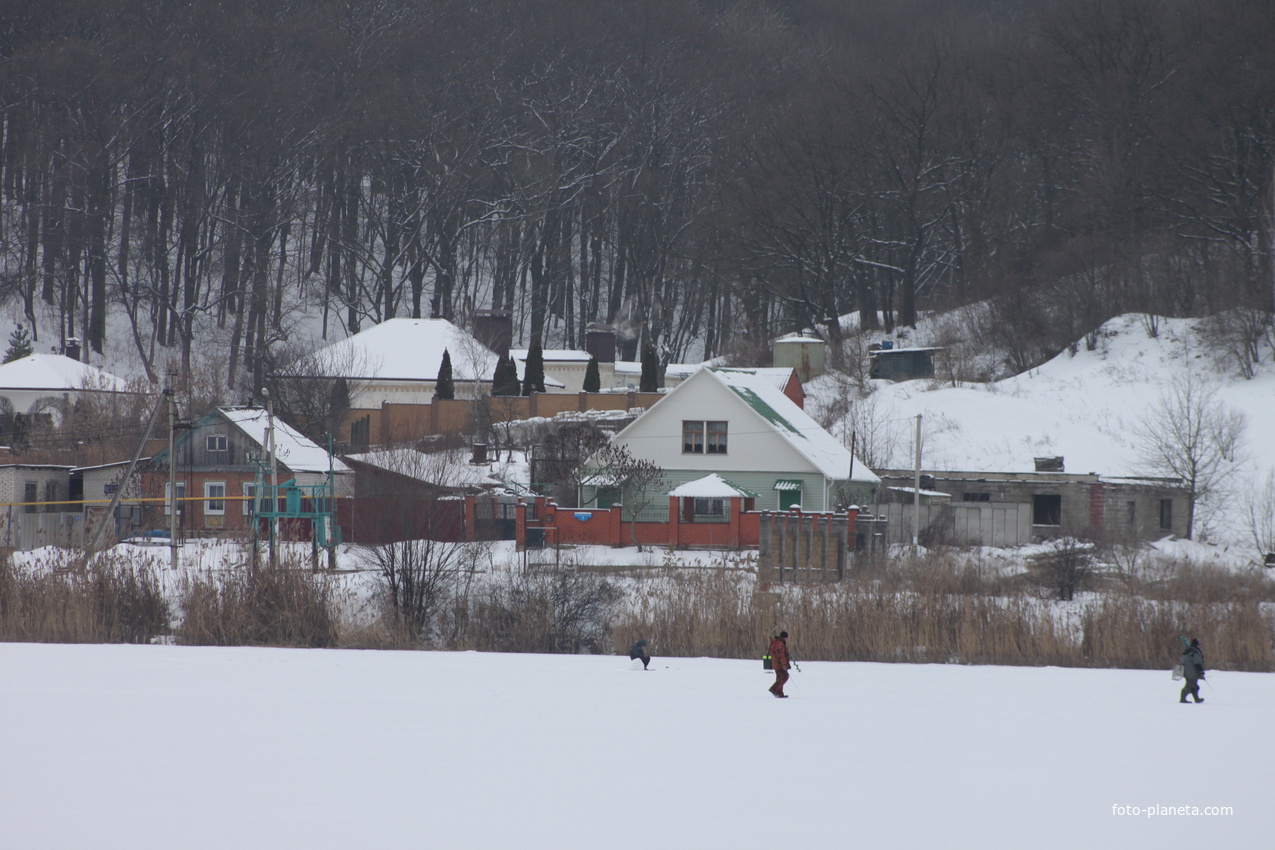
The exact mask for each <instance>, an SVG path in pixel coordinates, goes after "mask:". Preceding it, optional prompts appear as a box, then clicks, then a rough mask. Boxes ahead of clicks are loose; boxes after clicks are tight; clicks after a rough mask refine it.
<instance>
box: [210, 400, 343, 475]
mask: <svg viewBox="0 0 1275 850" xmlns="http://www.w3.org/2000/svg"><path fill="white" fill-rule="evenodd" d="M218 412H219V413H220V414H221V415H222V416H224V417H225V418H226V419H228V420H229V421H230V422H232V423H233V424H234V425H235V427H237V428H238V429H239V430H240V431H243V432H244V433H245V434H246V435H247V436H248V438H249V439H250V440H252V441H253V442H254V443H256V444H257V445H259V446H261V447H262V448H265V447H266V432H267V431H268V430H269V424H270V423H269V417H268V416H267V414H266V411H265V410H262V409H261V408H259V407H223V408H221V409H220V410H219V411H218ZM274 433H275V457H277V458H278V460H279V463H281V464H283V465H284V466H286V467H287V468H288V469H290V470H292V471H293V472H322V473H325V474H326V473H327V471H328V468H329V467H328V463H329V461H328V451H327V449H325V448H323V447H322V446H320V445H319V444H318V443H315V442H314V441H313V440H311V439H310V438H309V437H306V436H305V435H303V434H302V433H301V432H300V431H297V430H296V429H295V428H293V427H292V426H290V425H289V424H288V423H286V422H284V421H283V420H282V419H280V418H279V417H278V416H276V417H275V418H274ZM331 469H332V471H333V472H334V473H337V474H341V473H348V472H350V468H349V467H348V466H346V465H345V464H344V463H342V462H341V461H340V460H338V459H337V458H332V460H331Z"/></svg>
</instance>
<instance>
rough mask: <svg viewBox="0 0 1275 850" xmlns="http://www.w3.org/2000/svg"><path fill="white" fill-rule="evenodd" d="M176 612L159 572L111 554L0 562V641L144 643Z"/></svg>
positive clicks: (164, 631)
mask: <svg viewBox="0 0 1275 850" xmlns="http://www.w3.org/2000/svg"><path fill="white" fill-rule="evenodd" d="M170 619H171V611H170V608H169V605H168V602H167V601H166V600H165V598H164V594H163V590H162V588H161V586H160V582H159V580H158V578H157V576H156V575H155V573H154V571H153V570H151V569H149V568H148V567H145V566H136V565H133V564H130V563H128V562H126V561H124V560H123V559H122V558H120V557H118V556H113V555H111V554H109V553H108V554H105V555H99V556H98V557H96V558H93V559H92V560H90V561H88V562H86V561H85V560H83V559H80V560H79V561H76V562H71V563H62V562H58V563H54V562H53V561H51V560H45V561H39V562H36V563H33V564H27V565H22V566H19V565H17V564H15V563H14V560H13V558H12V557H11V556H9V557H5V558H3V559H0V640H5V641H34V642H42V643H145V642H147V641H149V640H150V639H152V638H154V637H156V636H159V635H163V634H167V632H168V631H169V622H170Z"/></svg>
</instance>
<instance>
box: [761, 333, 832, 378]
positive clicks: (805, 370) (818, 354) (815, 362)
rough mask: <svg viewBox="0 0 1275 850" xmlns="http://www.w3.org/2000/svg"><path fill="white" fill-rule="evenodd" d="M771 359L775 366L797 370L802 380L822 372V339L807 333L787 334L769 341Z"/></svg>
mask: <svg viewBox="0 0 1275 850" xmlns="http://www.w3.org/2000/svg"><path fill="white" fill-rule="evenodd" d="M770 351H771V360H772V362H773V363H774V365H775V366H776V367H779V368H789V369H793V370H795V371H796V372H797V377H798V378H800V379H801V380H802V381H803V382H808V381H810V379H811V378H816V377H818V376H819V375H822V374H823V372H824V354H825V345H824V341H823V340H822V339H820V338H819V337H817V336H813V335H808V334H788V335H786V336H781V337H779V338H778V339H776V340H772V341H771V343H770Z"/></svg>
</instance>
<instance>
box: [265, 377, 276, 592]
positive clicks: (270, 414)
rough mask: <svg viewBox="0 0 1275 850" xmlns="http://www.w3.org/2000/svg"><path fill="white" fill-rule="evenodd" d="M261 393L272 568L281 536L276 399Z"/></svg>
mask: <svg viewBox="0 0 1275 850" xmlns="http://www.w3.org/2000/svg"><path fill="white" fill-rule="evenodd" d="M261 395H262V396H263V397H264V398H265V400H266V442H267V443H268V444H269V451H270V568H271V569H277V568H278V566H279V550H278V544H277V542H276V538H277V537H278V536H279V518H278V516H276V514H277V513H278V512H279V465H278V462H277V458H276V457H275V442H274V401H273V400H272V399H271V398H270V391H269V390H267V389H266V388H264V387H262V389H261Z"/></svg>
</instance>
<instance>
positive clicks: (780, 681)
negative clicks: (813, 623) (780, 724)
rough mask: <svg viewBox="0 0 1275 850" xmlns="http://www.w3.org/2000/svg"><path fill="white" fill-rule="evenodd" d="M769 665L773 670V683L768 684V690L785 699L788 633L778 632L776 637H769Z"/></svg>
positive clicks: (786, 695) (786, 696)
mask: <svg viewBox="0 0 1275 850" xmlns="http://www.w3.org/2000/svg"><path fill="white" fill-rule="evenodd" d="M770 666H771V669H773V670H774V671H775V684H773V685H771V686H770V692H771V693H772V694H774V695H775V696H776V697H779V698H780V699H787V698H788V694H786V693H784V682H787V681H788V667H789V666H790V665H789V661H788V633H787V632H780V633H779V636H778V637H775V638H771V641H770Z"/></svg>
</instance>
